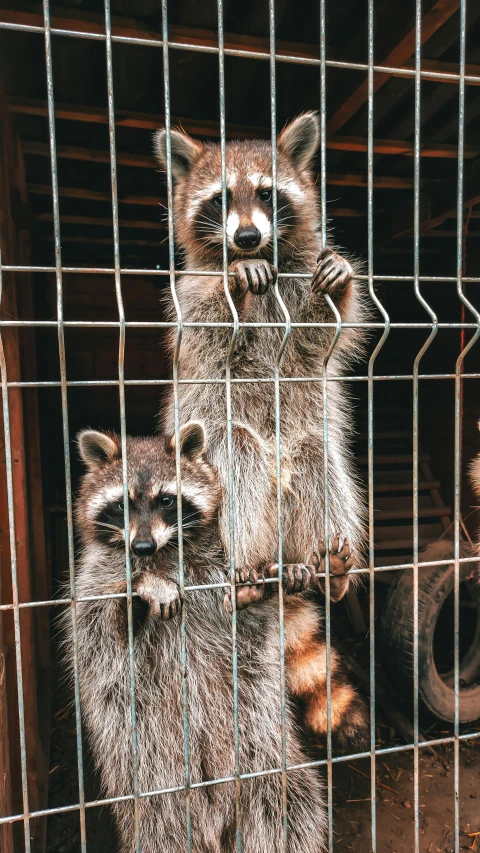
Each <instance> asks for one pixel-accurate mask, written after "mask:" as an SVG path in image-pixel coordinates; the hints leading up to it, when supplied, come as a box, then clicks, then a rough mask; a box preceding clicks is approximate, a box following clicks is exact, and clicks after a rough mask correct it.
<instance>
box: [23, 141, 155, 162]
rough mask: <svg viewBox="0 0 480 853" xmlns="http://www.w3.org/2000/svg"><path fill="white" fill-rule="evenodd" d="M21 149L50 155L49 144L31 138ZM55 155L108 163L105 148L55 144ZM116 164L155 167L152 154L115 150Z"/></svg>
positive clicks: (108, 155)
mask: <svg viewBox="0 0 480 853" xmlns="http://www.w3.org/2000/svg"><path fill="white" fill-rule="evenodd" d="M23 151H24V153H25V154H33V155H36V156H38V157H50V145H49V144H48V142H36V141H34V140H31V139H24V140H23ZM57 157H60V158H62V159H66V160H86V161H87V162H88V163H110V152H109V151H107V150H106V149H105V150H101V149H99V148H80V147H79V146H77V145H57ZM117 164H118V165H120V166H136V167H139V168H141V169H154V168H155V161H154V159H153V154H152V156H149V155H144V154H130V153H128V154H127V153H126V152H123V151H117Z"/></svg>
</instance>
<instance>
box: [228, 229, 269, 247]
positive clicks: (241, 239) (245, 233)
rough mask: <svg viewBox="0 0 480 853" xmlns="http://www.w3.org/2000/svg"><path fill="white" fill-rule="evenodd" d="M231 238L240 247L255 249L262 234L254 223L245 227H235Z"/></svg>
mask: <svg viewBox="0 0 480 853" xmlns="http://www.w3.org/2000/svg"><path fill="white" fill-rule="evenodd" d="M233 239H234V241H235V243H236V245H237V246H238V247H239V248H240V249H256V248H257V246H259V245H260V240H261V239H262V235H261V234H260V231H259V230H258V228H255V225H247V226H246V227H245V228H237V230H236V231H235V234H234V237H233Z"/></svg>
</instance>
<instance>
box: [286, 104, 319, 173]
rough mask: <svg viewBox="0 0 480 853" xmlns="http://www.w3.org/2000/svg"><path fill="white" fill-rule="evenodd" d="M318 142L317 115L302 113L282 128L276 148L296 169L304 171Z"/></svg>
mask: <svg viewBox="0 0 480 853" xmlns="http://www.w3.org/2000/svg"><path fill="white" fill-rule="evenodd" d="M319 141H320V132H319V128H318V116H317V114H316V113H313V112H312V113H303V115H300V116H297V118H294V119H293V121H291V122H290V124H287V126H286V127H284V128H283V130H282V132H281V133H280V135H279V136H278V138H277V148H278V150H279V151H283V153H284V154H286V155H287V157H290V159H291V160H293V162H294V164H295V166H296V167H297V169H306V168H307V166H308V164H309V163H310V160H311V159H312V157H313V155H314V154H315V151H316V150H317V148H318V143H319Z"/></svg>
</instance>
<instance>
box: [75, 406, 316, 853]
mask: <svg viewBox="0 0 480 853" xmlns="http://www.w3.org/2000/svg"><path fill="white" fill-rule="evenodd" d="M204 441H205V439H204V430H203V427H202V425H201V424H198V423H196V424H191V423H190V424H187V425H186V426H184V427H183V428H182V430H181V437H180V444H181V480H182V515H183V530H184V559H185V580H186V583H187V584H211V583H218V582H222V581H224V580H225V571H226V557H225V552H224V549H223V548H222V546H221V542H220V537H219V532H218V526H217V511H218V505H219V501H220V496H221V492H220V488H219V484H218V480H217V476H216V473H215V471H214V470H213V469H212V467H211V466H210V465H209V464H208V463H207V462H206V461H205V456H204V454H205V444H204ZM79 446H80V453H81V456H82V458H83V460H84V461H85V463H86V465H87V468H88V470H87V473H86V474H85V476H84V478H83V481H82V484H81V488H80V494H79V497H78V500H77V504H76V522H77V526H78V530H79V532H80V535H81V541H82V554H81V559H80V561H79V563H78V566H77V572H76V585H77V595H78V597H79V598H82V597H84V596H87V595H88V596H92V595H103V594H107V593H119V592H122V593H124V592H125V590H126V581H125V553H124V544H125V542H124V530H123V527H124V521H123V505H122V497H123V491H122V463H121V447H120V440H119V438H118V437H117V436H115V435H107V434H102V433H96V432H92V431H86V432H84V433H82V434H80V437H79ZM127 460H128V487H129V495H130V501H129V515H130V551H131V561H132V562H131V567H132V587H133V590H134V591H137V592H138V595H139V597H137V596H135V597H134V599H133V602H134V604H135V608H134V624H135V636H134V669H135V698H136V714H137V737H138V781H139V788H140V791H141V792H148V791H158V790H159V789H163V788H171V787H175V786H182V785H183V784H184V781H185V775H184V732H183V722H182V714H183V703H182V670H181V645H180V619H179V618H178V617H177V618H168V617H169V616H175V614H176V613H177V612H178V609H179V608H178V607H174V606H173V605H174V602H175V601H177V603H179V599H178V587H177V584H178V543H177V531H178V527H177V520H176V500H177V498H176V467H175V442H174V440H173V439H167V438H165V437H162V436H159V437H157V438H144V439H133V438H129V439H128V440H127ZM138 554H145V555H146V556H137V555H138ZM169 590H170V591H171V590H173V593H172V594H170V593H169ZM157 593H158V595H157ZM156 595H157V600H155V598H156ZM222 599H223V591H222V589H221V588H220V589H209V590H203V591H202V590H198V591H187V593H186V601H185V603H184V606H185V608H186V617H185V618H186V641H187V655H188V674H187V685H188V710H189V735H190V772H191V782H192V784H195V783H197V782H203V781H208V780H213V779H216V778H225V777H232V776H233V775H234V767H235V752H234V723H233V720H234V715H233V680H232V625H231V619H230V617H229V616H228V615H227V613H226V612H225V611H224V609H223V607H222ZM165 608H166V609H165ZM158 614H162V615H163V618H161V617H159V615H158ZM77 621H78V654H79V675H80V694H81V707H82V715H83V720H84V725H85V729H86V731H87V734H88V737H89V741H90V744H91V747H92V750H93V755H94V757H95V761H96V764H97V767H98V769H99V771H100V776H101V780H102V786H103V793H104V795H105V796H107V797H117V796H123V795H127V794H131V793H132V791H133V775H132V748H131V716H130V668H129V651H128V643H127V616H126V603H125V599H110V600H97V601H83V602H81V601H79V602H78V604H77ZM64 630H65V633H66V647H67V649H70V648H71V623H70V614H66V616H65V620H64ZM237 654H238V684H239V735H240V768H241V772H242V773H249V772H259V771H264V770H269V769H273V768H278V767H281V761H282V746H281V731H280V719H281V716H280V699H281V696H280V670H279V637H278V610H277V607H276V606H275V601H274V600H272V599H271V600H265V601H264V602H262V603H261V604H260V605H259V606H258V607H256V608H250V609H248V610H245V611H243V612H242V613H239V614H238V622H237ZM287 752H288V762H289V764H294V765H296V764H301V763H302V762H305V761H306V760H307V759H306V755H305V754H304V752H303V750H302V748H301V746H300V742H299V739H298V736H297V732H296V730H295V726H294V723H293V719H292V712H291V709H290V706H289V705H287ZM139 803H140V838H141V847H142V853H158V851H159V850H162V851H164V853H183V851H185V850H186V849H187V847H186V843H187V842H186V801H185V793H184V791H180V792H175V793H169V794H160V795H155V796H151V797H141V798H140V800H139ZM113 810H114V813H115V817H116V821H117V826H118V830H119V836H120V846H119V850H120V851H121V853H133V851H134V850H135V844H134V807H133V803H132V801H131V800H130V801H127V802H122V803H117V804H115V805H114V806H113ZM241 815H242V831H243V850H244V853H267V851H269V853H270V851H272V853H273V851H277V850H281V849H283V847H282V844H283V842H282V777H281V774H278V773H272V774H267V775H265V776H258V777H254V778H253V779H249V780H244V781H243V782H242V785H241ZM191 817H192V833H193V851H194V853H234V851H235V850H236V849H237V848H236V839H235V784H234V782H226V783H223V784H214V785H210V786H207V787H204V788H198V789H195V788H194V789H192V792H191ZM288 823H289V843H288V850H289V851H290V853H320V851H322V850H324V849H325V848H324V841H325V809H324V806H323V802H322V786H321V782H320V779H319V776H318V773H317V772H316V771H315V770H314V769H312V768H307V769H304V770H298V771H291V772H290V771H289V772H288Z"/></svg>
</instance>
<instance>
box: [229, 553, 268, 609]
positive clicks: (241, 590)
mask: <svg viewBox="0 0 480 853" xmlns="http://www.w3.org/2000/svg"><path fill="white" fill-rule="evenodd" d="M277 574H278V566H277V564H276V563H269V564H268V565H264V566H260V567H259V568H256V569H246V568H241V569H238V571H236V572H235V583H236V584H244V583H247V581H250V584H251V585H250V586H240V587H238V588H237V589H236V593H235V598H236V604H237V610H244V609H245V608H246V607H249V606H250V604H257V603H258V602H259V601H262V600H263V599H264V598H269V597H270V596H271V594H272V592H273V590H272V588H271V587H272V586H273V584H266V583H264V579H265V578H266V577H267V578H274V577H276V576H277ZM223 607H224V610H225V611H226V613H232V612H233V605H232V594H231V591H230V590H228V592H226V593H225V597H224V599H223Z"/></svg>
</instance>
